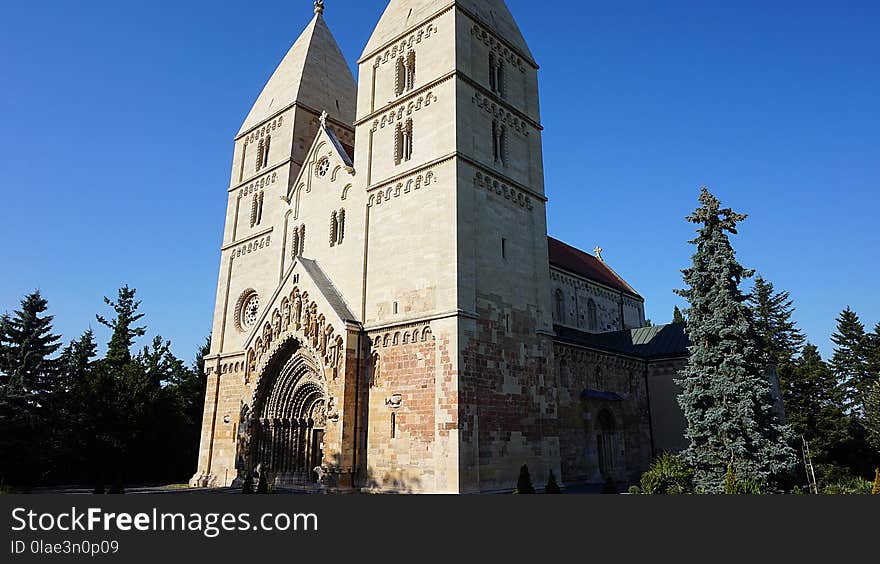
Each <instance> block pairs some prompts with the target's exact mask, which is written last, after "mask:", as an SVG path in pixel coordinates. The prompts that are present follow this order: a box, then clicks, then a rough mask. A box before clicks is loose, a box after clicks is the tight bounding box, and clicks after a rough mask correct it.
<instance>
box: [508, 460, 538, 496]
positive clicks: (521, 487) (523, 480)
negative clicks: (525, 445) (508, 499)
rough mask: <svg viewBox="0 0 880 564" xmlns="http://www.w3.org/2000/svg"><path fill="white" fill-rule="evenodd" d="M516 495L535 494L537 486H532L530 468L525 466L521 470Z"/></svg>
mask: <svg viewBox="0 0 880 564" xmlns="http://www.w3.org/2000/svg"><path fill="white" fill-rule="evenodd" d="M513 493H516V494H533V493H535V486H533V485H532V476H531V475H530V474H529V467H528V466H527V465H525V464H523V465H522V468H520V469H519V479H518V480H517V481H516V491H515V492H513Z"/></svg>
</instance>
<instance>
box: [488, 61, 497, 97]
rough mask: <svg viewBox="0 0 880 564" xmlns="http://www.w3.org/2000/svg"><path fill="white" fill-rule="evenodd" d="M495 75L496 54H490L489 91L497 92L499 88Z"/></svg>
mask: <svg viewBox="0 0 880 564" xmlns="http://www.w3.org/2000/svg"><path fill="white" fill-rule="evenodd" d="M496 78H497V77H496V75H495V53H489V90H491V91H492V92H495V89H496V88H497V82H496Z"/></svg>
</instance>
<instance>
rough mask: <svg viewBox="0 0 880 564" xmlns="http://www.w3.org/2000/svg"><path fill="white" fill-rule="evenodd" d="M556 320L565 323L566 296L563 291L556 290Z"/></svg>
mask: <svg viewBox="0 0 880 564" xmlns="http://www.w3.org/2000/svg"><path fill="white" fill-rule="evenodd" d="M556 319H558V320H559V322H560V323H564V322H565V294H563V293H562V290H556Z"/></svg>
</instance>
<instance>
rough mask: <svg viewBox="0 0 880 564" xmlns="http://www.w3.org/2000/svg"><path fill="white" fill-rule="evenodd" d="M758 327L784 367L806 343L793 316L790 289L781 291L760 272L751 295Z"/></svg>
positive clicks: (772, 355) (768, 350) (771, 353)
mask: <svg viewBox="0 0 880 564" xmlns="http://www.w3.org/2000/svg"><path fill="white" fill-rule="evenodd" d="M747 303H748V304H749V306H750V307H751V308H752V316H753V318H754V320H755V331H756V332H757V333H758V336H759V337H760V338H761V340H762V342H763V344H764V351H765V352H766V353H767V356H768V358H769V359H770V361H771V362H772V363H773V364H774V365H776V366H777V367H778V368H781V367H782V366H784V365H790V364H792V363H793V362H794V359H795V357H796V356H797V355H798V354H799V353H800V350H801V348H802V347H803V345H804V340H805V339H804V335H803V333H802V332H801V330H800V329H798V327H797V324H796V323H795V322H794V321H793V320H792V318H791V317H792V314H793V313H794V303H793V301H792V299H791V294H790V293H789V292H784V291H780V292H777V291H776V290H775V288H774V287H773V283H772V282H769V281H767V280H765V279H764V277H762V276H760V275H758V276H757V277H756V278H755V285H754V287H753V288H752V291H751V293H749V296H748V302H747Z"/></svg>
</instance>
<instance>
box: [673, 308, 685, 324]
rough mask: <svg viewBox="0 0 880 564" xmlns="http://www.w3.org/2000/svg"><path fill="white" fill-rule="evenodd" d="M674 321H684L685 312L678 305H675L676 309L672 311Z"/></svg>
mask: <svg viewBox="0 0 880 564" xmlns="http://www.w3.org/2000/svg"><path fill="white" fill-rule="evenodd" d="M672 322H673V323H684V322H685V319H684V314H683V313H682V312H681V310H680V309H678V306H675V309H674V310H673V312H672Z"/></svg>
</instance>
